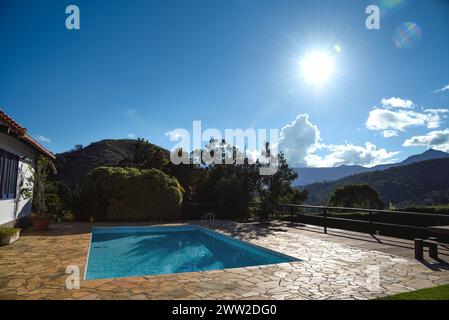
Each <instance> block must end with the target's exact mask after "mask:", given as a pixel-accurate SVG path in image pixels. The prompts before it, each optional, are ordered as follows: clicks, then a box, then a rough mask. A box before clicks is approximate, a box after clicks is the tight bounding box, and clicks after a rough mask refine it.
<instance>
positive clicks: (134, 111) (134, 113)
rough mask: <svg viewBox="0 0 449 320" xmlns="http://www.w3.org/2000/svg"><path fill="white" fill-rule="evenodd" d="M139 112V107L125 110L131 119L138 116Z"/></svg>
mask: <svg viewBox="0 0 449 320" xmlns="http://www.w3.org/2000/svg"><path fill="white" fill-rule="evenodd" d="M138 112H139V109H137V108H129V109H127V110H125V116H126V117H127V118H129V119H133V118H135V117H136V116H137V113H138Z"/></svg>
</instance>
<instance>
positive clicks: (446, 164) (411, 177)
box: [298, 153, 449, 207]
mask: <svg viewBox="0 0 449 320" xmlns="http://www.w3.org/2000/svg"><path fill="white" fill-rule="evenodd" d="M427 156H429V153H427V154H426V155H424V158H425V157H427ZM416 159H423V158H420V157H419V156H418V157H413V158H412V159H411V164H402V165H399V166H393V167H390V168H389V169H384V170H378V171H373V172H365V173H359V174H354V175H350V176H347V177H345V178H342V179H338V180H335V181H330V182H318V183H313V184H310V185H307V186H304V187H298V188H304V189H307V191H308V192H309V197H308V199H307V201H306V203H307V204H315V205H325V204H327V202H328V200H329V197H330V195H331V193H332V191H333V190H334V189H336V188H338V187H340V186H344V185H347V184H369V185H370V186H372V187H373V188H374V189H376V190H377V191H378V192H379V195H380V197H381V199H382V200H383V201H384V202H385V204H387V205H388V204H389V203H393V204H395V205H397V206H399V207H405V206H409V205H435V204H443V203H449V157H444V158H440V159H433V160H426V161H418V162H416V161H415V160H416ZM406 161H409V159H407V160H406ZM404 162H405V161H404Z"/></svg>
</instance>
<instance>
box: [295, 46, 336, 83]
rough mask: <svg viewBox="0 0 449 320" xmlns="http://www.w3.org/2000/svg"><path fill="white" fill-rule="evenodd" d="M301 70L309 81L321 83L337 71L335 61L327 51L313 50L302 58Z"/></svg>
mask: <svg viewBox="0 0 449 320" xmlns="http://www.w3.org/2000/svg"><path fill="white" fill-rule="evenodd" d="M301 71H302V76H303V77H304V79H305V80H306V81H307V82H308V83H310V84H312V85H320V84H322V83H324V82H327V81H328V80H329V78H330V77H331V76H332V74H333V73H334V72H335V66H334V61H333V59H332V58H331V56H330V55H329V54H327V53H325V52H321V51H313V52H311V53H309V54H308V55H306V57H305V58H304V59H303V60H301Z"/></svg>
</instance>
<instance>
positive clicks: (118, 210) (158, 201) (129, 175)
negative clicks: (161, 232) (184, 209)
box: [75, 167, 182, 221]
mask: <svg viewBox="0 0 449 320" xmlns="http://www.w3.org/2000/svg"><path fill="white" fill-rule="evenodd" d="M181 203H182V191H181V186H180V185H179V183H178V181H177V180H176V179H175V178H173V177H170V176H168V175H166V174H165V173H163V172H162V171H160V170H157V169H148V170H139V169H135V168H119V167H117V168H112V167H99V168H97V169H94V170H93V171H92V172H91V173H90V174H89V175H88V176H87V179H86V182H85V184H84V186H83V188H82V191H81V195H80V198H79V199H78V201H77V203H76V205H75V216H76V217H77V218H79V219H85V220H87V219H88V218H92V219H94V220H95V221H102V220H103V221H104V220H112V221H143V220H155V219H157V220H159V219H162V220H172V219H177V218H179V217H180V207H181Z"/></svg>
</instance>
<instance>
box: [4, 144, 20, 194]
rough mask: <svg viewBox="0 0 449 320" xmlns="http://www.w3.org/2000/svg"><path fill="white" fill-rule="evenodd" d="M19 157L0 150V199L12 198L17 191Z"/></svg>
mask: <svg viewBox="0 0 449 320" xmlns="http://www.w3.org/2000/svg"><path fill="white" fill-rule="evenodd" d="M18 170H19V157H18V156H16V155H13V154H11V153H8V152H5V151H2V150H0V174H1V176H0V199H1V200H4V199H14V198H15V197H16V193H17V173H18Z"/></svg>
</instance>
